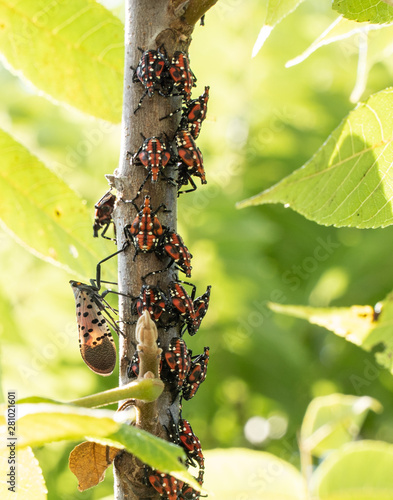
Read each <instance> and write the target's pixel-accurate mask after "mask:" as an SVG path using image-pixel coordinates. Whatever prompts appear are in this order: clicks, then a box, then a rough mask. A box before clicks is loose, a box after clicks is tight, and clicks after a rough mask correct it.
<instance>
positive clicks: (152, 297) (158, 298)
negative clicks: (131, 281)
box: [133, 284, 167, 323]
mask: <svg viewBox="0 0 393 500" xmlns="http://www.w3.org/2000/svg"><path fill="white" fill-rule="evenodd" d="M166 302H167V301H166V297H165V295H164V293H163V291H162V290H161V289H160V287H158V286H154V285H146V284H145V285H142V289H141V293H140V295H139V297H137V298H136V299H135V304H134V308H133V309H134V311H135V312H136V313H137V314H138V316H142V314H143V312H144V311H146V310H147V311H149V313H150V316H151V319H152V320H153V321H155V322H156V323H157V322H158V321H159V320H160V318H161V315H162V313H163V312H164V311H165V308H166V305H167V303H166Z"/></svg>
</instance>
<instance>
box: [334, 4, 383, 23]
mask: <svg viewBox="0 0 393 500" xmlns="http://www.w3.org/2000/svg"><path fill="white" fill-rule="evenodd" d="M332 8H333V9H334V10H336V11H337V12H339V13H340V14H342V15H343V16H345V17H346V18H347V19H353V20H355V21H358V22H369V23H379V24H384V23H391V22H392V21H393V7H391V6H389V5H387V3H384V2H381V0H333V5H332Z"/></svg>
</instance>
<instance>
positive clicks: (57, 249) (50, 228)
mask: <svg viewBox="0 0 393 500" xmlns="http://www.w3.org/2000/svg"><path fill="white" fill-rule="evenodd" d="M0 151H1V176H0V191H1V197H0V224H1V225H2V227H3V228H4V229H5V230H6V231H7V232H8V233H10V234H11V235H12V236H13V237H14V238H15V239H16V241H17V242H18V243H20V244H21V245H22V246H24V247H25V248H27V249H28V250H29V251H30V252H32V253H33V254H34V255H36V256H38V257H40V258H41V259H43V260H46V261H48V262H51V263H52V264H55V265H57V266H59V267H62V268H64V269H66V270H67V271H69V272H74V273H77V274H78V275H79V276H84V277H86V276H89V275H91V272H92V271H93V268H92V266H93V265H95V263H96V262H97V261H99V260H101V259H102V258H103V256H105V254H107V253H108V245H107V244H106V243H105V242H103V241H100V240H102V238H99V239H98V240H99V241H93V238H90V236H92V214H89V213H88V212H87V210H86V207H85V205H84V203H83V202H82V200H81V199H80V198H79V197H78V196H77V195H76V193H75V192H74V191H72V190H71V189H70V188H69V187H68V186H67V184H65V183H64V182H63V181H62V180H61V179H59V178H58V177H57V176H56V175H55V174H54V173H53V172H52V171H51V170H49V169H48V168H47V167H45V165H43V163H42V162H41V161H40V160H39V159H38V158H37V157H35V156H33V155H32V154H31V153H30V152H29V151H28V150H27V149H26V148H25V147H24V146H22V145H21V144H20V143H18V142H16V141H15V140H14V139H13V138H12V137H11V136H10V135H8V134H7V133H6V132H4V131H3V130H0ZM89 241H91V242H92V244H91V245H89V243H88V242H89ZM106 276H108V275H106Z"/></svg>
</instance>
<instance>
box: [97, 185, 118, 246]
mask: <svg viewBox="0 0 393 500" xmlns="http://www.w3.org/2000/svg"><path fill="white" fill-rule="evenodd" d="M115 201H116V196H115V195H114V194H113V193H112V192H111V191H108V192H106V193H105V194H104V196H103V197H102V198H101V199H100V200H98V201H97V203H96V204H95V209H96V210H95V215H94V225H93V231H94V234H93V236H94V238H97V237H98V231H99V230H100V229H101V228H104V229H103V231H102V233H101V236H102V237H103V238H106V239H108V240H112V238H108V236H105V234H106V232H107V230H108V228H109V226H110V225H111V223H112V222H113V220H112V214H113V209H114V206H115Z"/></svg>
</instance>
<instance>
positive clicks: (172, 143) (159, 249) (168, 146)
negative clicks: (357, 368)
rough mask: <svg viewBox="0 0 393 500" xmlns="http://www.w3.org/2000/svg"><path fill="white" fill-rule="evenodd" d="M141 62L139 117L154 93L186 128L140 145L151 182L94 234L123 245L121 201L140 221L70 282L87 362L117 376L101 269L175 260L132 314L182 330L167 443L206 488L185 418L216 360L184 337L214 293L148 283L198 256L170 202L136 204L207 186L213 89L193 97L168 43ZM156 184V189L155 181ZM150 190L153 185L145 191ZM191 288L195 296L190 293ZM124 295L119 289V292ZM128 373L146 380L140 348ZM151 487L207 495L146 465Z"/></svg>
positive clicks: (175, 352) (184, 268) (105, 213)
mask: <svg viewBox="0 0 393 500" xmlns="http://www.w3.org/2000/svg"><path fill="white" fill-rule="evenodd" d="M140 50H141V51H142V55H141V57H140V60H139V62H138V65H137V66H136V68H135V69H133V82H134V83H135V84H138V85H142V86H143V89H144V92H143V95H142V97H141V99H140V101H139V103H138V106H137V107H136V109H135V111H134V113H137V112H138V110H139V109H140V108H141V106H142V104H143V102H144V99H145V97H152V96H153V95H154V93H155V92H157V93H158V94H159V95H161V96H163V97H165V98H168V97H173V96H181V97H182V105H181V107H180V108H178V109H175V110H174V111H172V112H171V113H170V114H168V115H167V116H163V117H162V118H161V119H160V121H162V120H165V119H167V118H170V117H172V116H174V115H175V114H177V113H181V115H180V121H179V126H178V128H177V130H176V132H175V134H174V136H173V137H172V138H169V137H168V136H167V135H166V134H164V133H162V134H161V135H159V136H152V137H144V136H142V139H141V145H140V147H139V149H138V150H137V151H136V152H134V153H128V155H129V156H128V158H129V160H130V163H131V166H132V167H135V168H140V167H143V168H144V169H145V170H146V177H145V179H144V180H143V182H142V184H141V185H140V187H139V189H138V190H137V192H136V193H135V196H134V198H133V199H132V200H123V199H122V198H121V197H117V196H116V195H115V194H114V193H113V192H112V190H109V191H108V192H107V193H105V194H104V196H103V197H102V198H101V199H100V200H99V201H98V202H97V204H96V205H95V209H96V211H95V219H94V225H93V233H94V236H95V237H97V236H98V235H99V232H100V231H101V236H102V237H104V238H107V239H109V240H112V241H115V242H116V233H115V234H114V237H113V238H111V237H109V236H108V235H107V233H108V229H109V228H110V227H111V226H113V228H114V224H113V219H112V215H113V211H114V208H115V206H116V204H117V203H131V204H132V206H133V207H134V208H135V212H136V214H135V217H134V218H133V220H130V221H129V223H128V224H126V225H125V227H124V228H123V231H124V235H125V237H126V242H125V244H124V245H123V247H122V248H121V249H120V250H118V251H117V252H115V253H113V254H111V255H110V256H108V257H106V258H105V259H103V260H102V261H100V262H99V263H98V264H97V272H96V278H95V280H91V283H90V284H85V283H80V282H78V281H71V282H70V283H71V286H72V288H73V292H74V295H75V301H76V310H77V323H78V330H79V344H80V351H81V355H82V358H83V360H84V361H85V363H86V364H87V366H88V367H89V368H90V369H91V370H93V371H94V372H95V373H97V374H99V375H110V374H111V373H112V371H113V370H114V368H115V365H116V347H115V344H114V342H113V338H112V336H111V333H110V330H109V327H108V325H109V326H111V327H112V329H113V330H114V331H115V332H116V333H118V334H122V332H121V330H120V328H119V326H118V323H117V322H116V321H115V320H114V318H113V315H115V314H116V313H117V311H116V310H115V309H114V308H112V307H111V306H110V305H109V303H108V302H107V301H106V298H105V297H106V296H107V294H108V293H111V292H112V291H111V290H106V291H104V292H102V293H100V290H101V283H102V281H101V265H102V263H103V262H105V261H106V260H108V259H110V258H112V257H113V256H115V255H117V254H118V253H120V252H124V251H132V250H133V249H134V256H133V260H136V259H137V258H138V259H140V258H144V257H143V255H144V254H148V253H154V254H155V255H156V256H157V257H158V258H159V259H160V260H165V261H169V262H168V263H167V265H166V266H165V267H163V268H162V269H159V270H153V271H151V272H149V273H148V274H146V275H145V276H143V277H142V287H141V290H140V293H139V295H138V296H137V297H130V299H131V313H132V314H133V315H135V317H138V316H141V315H142V314H143V313H144V311H146V310H147V311H148V312H149V314H150V316H151V318H152V320H153V321H154V322H156V324H157V326H158V327H159V328H162V329H164V330H165V331H166V330H168V329H169V328H170V327H174V326H178V332H179V334H178V335H179V336H176V337H173V338H172V339H171V340H170V342H169V345H168V347H167V348H166V349H164V350H163V352H162V357H161V360H160V377H161V379H162V380H163V381H164V382H165V383H166V384H168V387H169V389H170V391H171V393H172V394H173V401H175V399H176V398H179V407H180V413H179V414H178V415H177V416H176V415H175V416H174V415H171V418H170V422H171V424H170V427H169V428H166V427H165V429H166V432H167V435H168V439H170V440H171V441H173V442H174V443H176V444H179V445H180V446H182V447H183V448H184V449H185V451H186V455H187V461H186V465H187V466H188V465H191V466H194V467H197V468H198V470H199V472H198V475H197V477H196V479H197V481H198V482H199V483H200V484H201V485H202V482H203V474H204V458H203V454H202V449H201V445H200V442H199V439H198V438H197V437H196V436H195V434H194V433H193V431H192V428H191V425H190V423H189V422H188V421H187V420H185V419H183V418H182V416H181V402H182V400H186V401H188V400H190V399H191V398H193V397H194V396H195V394H196V392H197V391H198V389H199V387H200V385H201V383H202V382H203V381H204V380H205V378H206V373H207V367H208V362H209V348H208V347H205V348H204V352H203V353H201V354H197V355H193V353H192V351H191V350H190V349H188V347H187V345H186V342H185V340H184V338H183V336H184V334H185V333H186V332H188V334H189V335H190V336H193V335H195V334H196V333H197V332H198V330H199V328H200V326H201V323H202V320H203V318H204V316H205V315H206V312H207V310H208V307H209V300H210V289H211V287H210V286H208V287H207V289H206V291H205V292H204V293H203V294H202V295H200V296H198V297H197V296H196V287H195V285H194V284H192V283H190V282H186V281H181V280H179V279H176V280H174V281H171V282H170V283H169V285H168V287H167V289H166V290H163V289H161V287H160V286H159V285H153V284H149V283H148V282H147V279H148V278H149V277H151V276H153V275H157V274H160V273H163V272H165V271H167V270H168V269H169V268H170V267H171V266H174V267H175V268H176V269H177V270H178V271H180V272H182V273H184V274H185V276H186V277H187V278H190V277H191V272H192V266H191V260H192V255H191V253H190V252H189V250H188V248H187V246H186V245H185V243H184V241H183V239H182V237H181V236H180V235H179V234H178V233H177V232H175V230H174V229H173V228H170V227H167V226H165V225H163V224H162V223H161V221H160V217H159V212H160V211H162V212H163V213H165V212H168V210H167V209H166V207H165V205H163V204H161V205H159V206H158V207H156V208H153V207H152V205H151V198H150V196H149V194H146V195H145V196H144V199H143V202H142V204H141V205H139V206H138V205H137V203H136V200H137V199H138V198H139V197H140V196H141V193H142V190H143V189H144V188H145V186H146V184H147V183H148V182H149V181H150V183H152V185H154V184H155V183H158V182H168V183H169V184H171V185H173V186H176V189H177V192H178V195H180V194H181V193H187V192H191V191H194V190H196V189H197V186H196V184H195V181H194V178H199V179H200V182H201V184H206V174H205V169H204V165H203V156H202V153H201V151H200V149H199V148H198V146H197V145H196V139H197V138H198V136H199V134H200V130H201V125H202V122H203V120H204V119H205V118H206V112H207V103H208V99H209V87H208V86H206V87H205V89H204V92H203V93H202V95H200V96H199V97H197V98H195V99H192V98H191V91H192V88H193V87H195V81H196V77H195V75H194V73H193V72H192V70H191V68H190V63H189V59H188V56H187V54H186V53H185V52H181V51H176V52H175V53H174V54H173V56H172V57H168V55H167V52H166V50H165V48H164V47H163V46H161V47H158V48H157V49H149V50H142V49H140ZM168 166H171V167H174V171H175V178H173V177H171V176H170V175H169V174H168V173H167V171H166V170H167V167H168ZM148 185H149V184H148ZM145 189H146V188H145ZM187 287H189V291H187ZM112 293H118V292H112ZM127 375H128V377H129V378H130V379H133V378H137V377H138V376H139V353H138V351H135V353H134V355H133V356H132V359H131V360H130V362H129V366H128V370H127ZM145 481H146V484H150V485H151V486H152V487H153V488H154V489H155V490H156V491H157V492H158V493H159V494H160V496H161V497H162V498H168V499H169V500H177V499H179V500H181V499H198V498H199V497H200V494H199V493H198V492H197V491H195V490H193V489H192V488H191V487H190V486H188V485H187V484H185V483H182V482H181V481H178V480H176V479H174V478H173V477H171V476H169V475H168V474H163V473H161V472H160V471H157V470H152V469H150V468H148V467H147V466H146V479H145Z"/></svg>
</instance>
